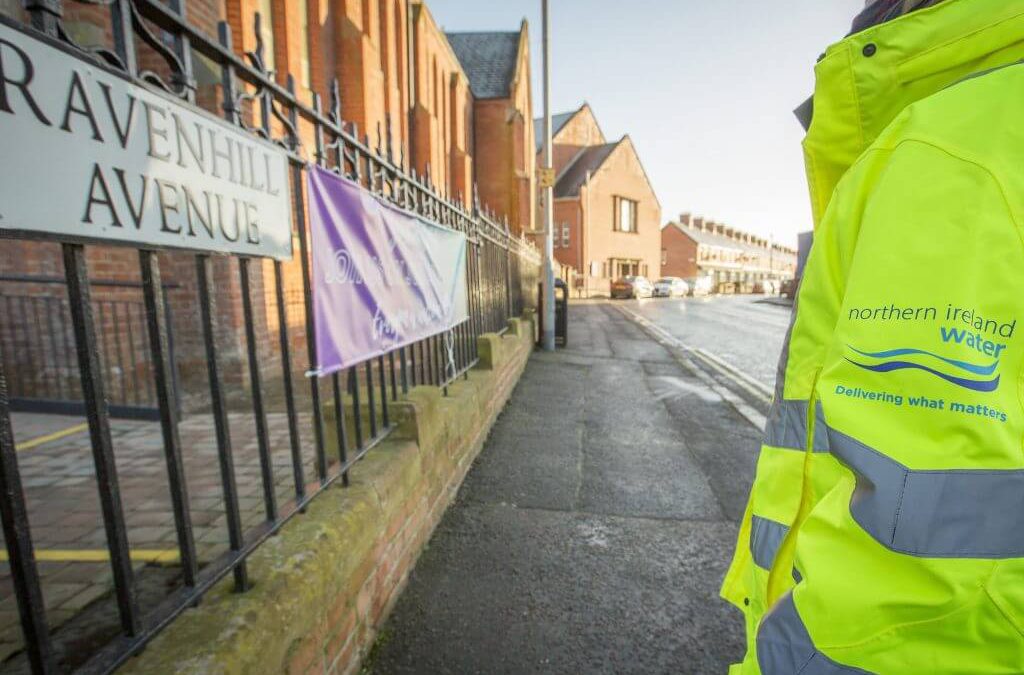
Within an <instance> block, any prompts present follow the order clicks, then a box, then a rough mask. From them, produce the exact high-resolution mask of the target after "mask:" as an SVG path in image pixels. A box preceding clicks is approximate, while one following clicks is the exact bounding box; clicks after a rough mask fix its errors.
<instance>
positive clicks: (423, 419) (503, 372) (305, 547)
mask: <svg viewBox="0 0 1024 675" xmlns="http://www.w3.org/2000/svg"><path fill="white" fill-rule="evenodd" d="M510 323H511V326H510V331H509V333H508V334H506V335H505V336H504V337H498V336H497V335H485V336H482V337H481V338H480V353H481V363H480V365H479V367H477V368H476V369H474V370H472V371H471V372H470V377H469V379H468V380H459V381H457V382H456V383H455V384H453V385H452V386H450V387H449V395H448V396H447V397H443V396H442V395H441V392H440V390H438V389H436V388H432V387H417V388H415V389H413V390H412V391H410V393H409V395H408V397H406V398H405V399H403V400H400V401H399V402H398V403H397V404H395V405H393V408H392V410H393V411H394V414H395V415H396V417H397V419H398V420H399V425H400V426H399V430H398V431H397V432H396V433H395V434H394V435H393V436H391V437H389V438H388V439H387V440H385V441H384V442H383V443H382V444H380V445H379V446H377V447H376V448H374V450H373V451H371V452H370V453H369V454H368V455H367V457H366V459H364V460H363V461H362V462H360V463H359V464H358V465H357V466H356V467H355V468H354V469H353V470H352V483H351V486H350V487H348V488H346V489H331V490H329V491H328V492H327V493H325V494H322V495H321V496H319V497H318V498H317V499H316V500H314V501H313V503H312V504H311V505H310V507H309V510H308V511H307V513H305V514H304V515H301V516H298V517H296V519H295V520H293V521H292V522H291V523H289V524H288V525H286V526H285V527H284V529H283V530H282V531H281V533H280V534H279V535H278V536H276V537H274V538H273V539H272V540H270V541H269V542H267V543H266V544H264V545H263V546H262V547H261V548H260V549H258V550H257V551H256V552H255V553H254V554H253V556H252V557H251V558H250V559H249V573H250V576H251V577H252V579H253V580H254V582H255V583H254V585H253V588H252V589H251V590H250V591H248V592H246V593H243V594H238V593H233V592H232V589H231V586H230V580H228V581H227V582H224V583H222V584H221V585H219V586H218V587H217V588H215V589H213V590H212V591H211V592H210V593H208V594H207V595H206V596H205V598H204V600H203V603H202V604H201V605H199V606H198V607H196V608H194V609H189V610H186V611H185V612H184V613H183V614H182V615H181V616H180V617H179V618H178V619H177V620H176V621H175V622H174V623H173V624H172V625H171V626H169V627H168V628H167V629H166V630H164V631H163V633H161V634H160V635H159V636H158V637H157V638H156V639H155V640H154V641H153V642H152V643H151V644H150V645H148V646H147V647H146V649H145V651H144V652H142V654H141V655H140V656H139V657H137V658H136V659H133V660H132V661H131V662H129V663H128V665H127V666H126V667H125V669H124V672H126V673H152V672H183V671H185V670H188V671H203V672H240V673H241V672H267V673H285V672H289V673H332V674H333V673H356V672H358V671H359V668H360V666H361V664H362V662H363V660H364V659H365V657H366V655H367V654H368V652H369V650H370V648H371V647H372V645H373V642H374V639H375V638H376V635H377V632H378V631H379V629H380V628H381V626H382V625H383V623H384V621H385V620H386V618H387V615H388V613H389V612H390V610H391V608H392V607H393V605H394V603H395V601H396V599H397V598H398V596H399V594H400V593H401V591H402V589H403V588H404V586H405V584H406V581H407V580H408V576H409V572H410V570H411V569H412V567H413V565H414V564H415V562H416V559H417V558H418V556H419V554H420V552H421V551H422V550H423V547H424V546H425V545H426V543H427V541H428V540H429V539H430V536H431V533H432V532H433V530H434V528H435V527H436V525H437V523H438V522H439V521H440V519H441V517H442V516H443V514H444V511H445V509H446V508H447V507H448V505H449V504H450V503H451V501H452V500H453V499H454V497H455V495H456V493H457V491H458V488H459V486H460V485H461V484H462V481H463V478H464V477H465V475H466V473H467V472H468V471H469V468H470V467H471V466H472V463H473V460H474V458H475V457H476V455H477V453H478V452H479V451H480V449H481V447H482V445H483V442H484V440H485V438H486V436H487V433H488V431H489V430H490V428H491V426H492V424H493V423H494V420H495V419H496V417H497V415H498V413H499V412H500V411H501V408H502V407H503V406H504V404H505V401H506V400H507V399H508V397H509V396H510V394H511V392H512V390H513V388H514V387H515V384H516V382H517V381H518V379H519V376H520V374H521V372H522V369H523V368H524V367H525V364H526V360H527V357H528V355H529V353H530V351H531V349H532V344H533V340H534V329H533V325H532V322H531V321H518V320H513V321H512V322H510ZM325 409H326V410H330V409H331V404H330V402H328V403H327V404H326V405H325ZM327 426H328V427H331V426H333V425H331V424H328V425H327ZM329 452H330V450H329ZM268 607H272V608H273V611H272V612H270V611H266V610H267V608H268Z"/></svg>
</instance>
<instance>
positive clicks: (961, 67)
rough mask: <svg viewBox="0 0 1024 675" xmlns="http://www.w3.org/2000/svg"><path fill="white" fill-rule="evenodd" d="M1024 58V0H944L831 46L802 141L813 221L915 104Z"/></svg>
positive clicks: (821, 64)
mask: <svg viewBox="0 0 1024 675" xmlns="http://www.w3.org/2000/svg"><path fill="white" fill-rule="evenodd" d="M1022 59H1024V0H945V1H944V2H940V3H938V4H934V5H932V6H930V7H927V8H925V9H921V10H920V11H913V12H910V13H907V14H903V15H901V16H898V17H896V18H894V19H892V20H889V21H886V22H885V23H880V24H877V25H873V26H870V27H868V28H866V29H864V30H861V31H859V32H857V33H854V34H851V35H849V36H847V37H846V38H844V39H843V40H841V41H839V42H837V43H836V44H834V45H832V46H831V47H829V48H828V49H827V50H826V51H825V54H824V55H823V57H822V58H821V60H820V61H818V64H817V65H816V66H815V90H814V98H813V106H814V116H813V119H812V121H811V124H810V127H809V129H808V132H807V136H806V137H805V138H804V142H803V147H804V157H805V161H806V165H807V177H808V183H809V186H810V191H811V205H812V213H813V217H814V224H815V227H817V224H818V223H819V222H820V221H821V218H822V216H823V215H824V212H825V208H826V207H827V206H828V202H829V200H830V199H831V196H832V192H833V190H834V189H835V186H836V184H837V183H838V182H839V180H840V178H842V176H843V174H845V173H846V171H847V169H849V168H850V166H851V165H852V164H853V163H854V162H855V161H856V160H857V158H858V157H860V155H861V154H862V153H863V152H864V151H865V150H867V148H868V147H869V146H870V145H871V143H872V142H874V140H875V139H876V138H877V137H878V135H879V134H880V133H881V132H882V130H883V129H885V128H886V127H887V126H888V125H889V124H890V123H891V122H892V121H893V120H894V119H895V118H896V117H897V116H898V115H899V114H900V113H901V112H902V111H903V110H905V109H906V108H907V107H908V106H909V105H911V104H913V103H914V102H916V101H919V100H921V99H924V98H927V97H928V96H931V95H932V94H935V93H937V92H938V91H941V90H942V89H944V88H946V87H948V86H950V85H952V84H954V83H956V82H958V81H960V80H962V79H964V78H965V77H968V76H970V75H972V74H975V73H978V72H981V71H984V70H988V69H991V68H996V67H999V66H1004V65H1008V64H1011V63H1015V62H1017V61H1020V60H1022Z"/></svg>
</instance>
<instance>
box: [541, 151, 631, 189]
mask: <svg viewBox="0 0 1024 675" xmlns="http://www.w3.org/2000/svg"><path fill="white" fill-rule="evenodd" d="M620 142H621V141H620ZM618 146H619V143H605V144H604V145H591V146H590V147H588V148H586V149H584V150H581V151H580V154H579V155H577V157H576V159H575V160H574V161H573V163H572V164H570V165H569V168H568V169H566V170H565V173H563V174H562V177H561V178H559V179H558V182H557V183H556V184H555V198H556V199H558V198H561V197H575V196H577V195H579V193H580V187H581V186H582V185H583V184H584V183H585V182H586V181H587V173H588V172H589V173H594V172H596V171H597V170H598V169H600V168H601V165H602V164H604V162H605V160H606V159H608V156H609V155H611V154H612V151H613V150H615V148H617V147H618Z"/></svg>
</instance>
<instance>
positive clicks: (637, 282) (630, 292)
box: [612, 276, 654, 298]
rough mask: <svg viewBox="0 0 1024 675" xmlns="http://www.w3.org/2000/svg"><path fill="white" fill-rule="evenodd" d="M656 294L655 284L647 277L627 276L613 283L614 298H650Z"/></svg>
mask: <svg viewBox="0 0 1024 675" xmlns="http://www.w3.org/2000/svg"><path fill="white" fill-rule="evenodd" d="M652 295H654V286H653V285H652V284H651V282H650V281H648V280H647V277H635V276H627V277H622V278H621V279H617V280H616V281H615V282H613V283H612V297H613V298H649V297H651V296H652Z"/></svg>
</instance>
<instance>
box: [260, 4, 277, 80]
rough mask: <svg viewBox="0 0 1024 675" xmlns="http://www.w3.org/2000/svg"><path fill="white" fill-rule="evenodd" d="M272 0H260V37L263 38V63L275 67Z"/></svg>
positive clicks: (269, 67) (271, 67)
mask: <svg viewBox="0 0 1024 675" xmlns="http://www.w3.org/2000/svg"><path fill="white" fill-rule="evenodd" d="M272 5H273V2H272V0H259V13H260V37H261V38H262V39H263V65H264V66H266V68H267V70H273V69H274V12H273V11H272V10H271V6H272Z"/></svg>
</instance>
